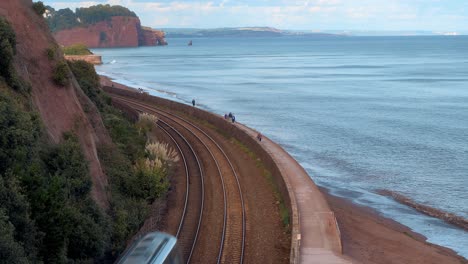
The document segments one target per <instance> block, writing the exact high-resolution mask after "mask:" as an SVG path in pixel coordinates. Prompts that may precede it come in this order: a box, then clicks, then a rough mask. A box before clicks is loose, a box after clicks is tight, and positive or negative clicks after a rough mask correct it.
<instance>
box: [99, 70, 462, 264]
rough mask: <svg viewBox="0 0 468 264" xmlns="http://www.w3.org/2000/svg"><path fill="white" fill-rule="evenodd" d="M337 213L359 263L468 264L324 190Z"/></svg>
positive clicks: (349, 251) (346, 245)
mask: <svg viewBox="0 0 468 264" xmlns="http://www.w3.org/2000/svg"><path fill="white" fill-rule="evenodd" d="M101 84H102V85H106V86H112V84H113V85H114V87H115V88H119V89H125V90H132V91H137V89H135V88H132V87H128V86H125V85H122V84H119V83H115V82H113V81H112V80H111V79H110V78H108V77H105V76H101ZM320 190H321V191H322V193H323V194H324V196H325V198H326V200H327V201H328V203H329V205H330V207H331V209H332V210H333V211H334V212H335V216H336V218H337V221H338V225H339V227H340V231H341V238H342V244H343V253H344V254H345V255H347V256H349V257H350V258H352V259H353V260H354V261H353V262H356V263H408V264H409V263H424V264H425V263H434V264H436V263H437V264H439V263H444V264H445V263H447V264H450V263H457V264H460V263H468V260H467V259H465V258H463V257H461V256H459V255H457V254H456V253H455V252H454V251H453V250H450V249H447V248H444V247H441V246H437V245H434V244H431V243H428V242H426V238H425V237H424V236H423V235H420V234H418V233H415V232H413V231H411V229H409V228H408V227H406V226H404V225H402V224H400V223H398V222H396V221H394V220H391V219H388V218H385V217H382V216H380V215H379V214H378V213H377V212H375V211H374V210H372V209H371V208H367V207H363V206H358V205H355V204H353V203H352V202H351V201H350V200H347V199H344V198H339V197H336V196H333V195H330V194H329V193H328V192H327V190H326V189H324V188H320Z"/></svg>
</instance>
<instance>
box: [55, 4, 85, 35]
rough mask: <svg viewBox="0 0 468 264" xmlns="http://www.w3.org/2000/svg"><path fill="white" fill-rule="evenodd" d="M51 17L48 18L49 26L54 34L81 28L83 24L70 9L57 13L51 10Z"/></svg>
mask: <svg viewBox="0 0 468 264" xmlns="http://www.w3.org/2000/svg"><path fill="white" fill-rule="evenodd" d="M49 11H51V14H52V15H51V16H50V17H47V24H48V25H49V28H50V30H51V31H52V32H56V31H60V30H64V29H70V28H74V27H79V26H81V25H82V24H81V23H80V22H79V21H78V18H77V17H76V15H75V13H73V11H72V10H71V9H70V8H65V9H60V10H58V11H55V10H54V9H52V8H49Z"/></svg>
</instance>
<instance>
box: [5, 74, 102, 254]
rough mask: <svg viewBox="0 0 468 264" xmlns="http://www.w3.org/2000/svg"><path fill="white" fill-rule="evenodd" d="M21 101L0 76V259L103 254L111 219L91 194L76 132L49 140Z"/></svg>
mask: <svg viewBox="0 0 468 264" xmlns="http://www.w3.org/2000/svg"><path fill="white" fill-rule="evenodd" d="M13 98H15V99H13ZM24 105H28V98H27V97H24V96H20V97H18V95H17V94H15V92H11V91H10V90H9V88H8V86H7V85H6V84H5V83H3V82H0V160H2V163H1V164H0V233H1V234H2V235H1V236H0V252H2V261H4V260H5V258H6V262H7V263H37V262H45V263H66V262H73V261H78V260H83V261H84V260H87V259H88V260H91V259H99V258H102V257H103V256H104V252H105V250H106V249H107V248H106V245H108V241H109V238H110V231H109V220H108V217H107V216H105V215H104V214H103V213H102V212H101V211H100V210H99V209H98V208H97V206H96V205H95V203H94V202H93V200H92V199H91V197H90V190H91V179H90V175H89V170H88V165H87V162H86V161H85V159H84V156H83V154H82V152H81V148H80V145H79V143H78V140H77V138H76V136H74V135H73V134H70V133H68V134H65V135H64V137H63V141H62V143H60V144H50V142H47V140H46V139H45V133H44V132H43V129H42V126H41V123H40V121H39V118H38V115H37V114H36V113H34V112H31V111H27V110H26V109H25V108H26V107H25V106H24ZM78 249H79V250H78ZM3 252H6V253H5V254H6V255H7V256H6V257H5V255H3Z"/></svg>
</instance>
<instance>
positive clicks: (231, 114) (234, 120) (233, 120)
mask: <svg viewBox="0 0 468 264" xmlns="http://www.w3.org/2000/svg"><path fill="white" fill-rule="evenodd" d="M224 119H226V120H228V119H231V121H232V122H233V123H234V122H236V117H235V116H234V114H233V113H231V112H229V114H224Z"/></svg>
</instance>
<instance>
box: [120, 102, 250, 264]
mask: <svg viewBox="0 0 468 264" xmlns="http://www.w3.org/2000/svg"><path fill="white" fill-rule="evenodd" d="M112 96H113V98H114V99H116V100H119V101H120V102H122V103H125V104H127V105H128V106H130V107H132V108H133V109H135V110H137V111H141V112H147V113H151V114H156V115H157V116H158V117H159V121H158V123H159V124H158V125H159V126H160V127H161V128H162V129H163V130H165V131H166V132H167V133H171V134H172V133H175V134H177V137H179V138H181V139H182V141H184V142H185V144H186V145H187V146H188V147H189V148H190V149H191V152H192V153H193V154H194V155H195V157H197V158H196V160H198V156H196V155H197V154H196V152H195V151H194V148H192V147H191V144H199V145H202V146H203V148H204V149H205V151H206V153H208V154H209V156H210V157H211V159H212V160H213V163H214V165H215V167H216V170H217V173H216V174H218V176H219V181H220V183H221V187H222V193H223V194H222V196H223V197H222V199H223V206H224V209H223V211H224V213H223V223H222V231H221V232H220V233H221V234H220V239H219V244H218V248H219V250H218V254H217V259H216V261H217V263H243V260H244V248H245V237H246V216H245V206H244V200H243V195H242V189H241V186H240V182H239V176H238V174H237V172H236V170H235V168H234V166H233V164H232V162H231V161H230V159H229V157H228V156H227V155H226V153H225V152H224V150H223V149H222V148H221V146H220V145H219V144H218V143H217V142H216V141H215V140H214V139H213V138H212V137H211V136H210V135H209V134H207V133H206V132H205V131H203V130H202V129H201V128H200V127H198V126H196V125H195V124H193V123H192V122H190V121H189V120H187V119H185V118H183V117H181V116H179V115H176V114H174V113H171V112H169V111H167V110H164V109H161V108H158V107H156V106H154V105H148V104H145V103H141V102H138V101H135V100H131V99H128V98H124V97H121V96H116V95H112ZM170 131H172V132H170ZM171 138H172V139H173V141H174V142H176V140H175V138H174V137H172V136H171ZM178 149H179V152H181V153H182V147H181V145H178ZM197 149H200V148H197ZM185 166H186V168H187V171H189V168H188V165H185ZM192 167H193V166H192ZM198 168H199V169H200V170H199V171H200V178H201V179H203V178H204V175H203V170H202V169H201V168H202V166H201V165H200V163H198ZM191 170H193V169H190V171H191ZM187 175H188V174H187ZM208 176H212V175H209V173H205V177H208ZM192 178H193V177H192V176H187V179H188V184H190V179H192ZM207 179H208V178H207ZM202 181H203V180H202ZM206 182H210V181H208V180H207V181H205V182H204V184H206ZM202 185H203V184H202ZM187 186H189V185H187ZM206 187H208V186H206ZM210 188H214V189H215V188H216V186H210ZM192 199H194V198H191V196H190V190H189V192H188V193H187V194H186V206H187V207H191V205H190V203H191V201H190V200H192ZM195 199H196V198H195ZM202 201H203V200H202ZM188 212H189V211H187V213H185V212H184V213H183V214H182V216H183V218H182V219H181V224H180V226H179V230H178V234H179V233H180V234H179V235H180V239H185V238H182V237H185V235H182V234H183V232H182V231H181V230H184V228H185V227H186V225H188V223H186V221H188V220H185V219H188V218H193V215H194V213H188ZM190 212H193V210H191V211H190ZM189 215H190V216H189ZM202 215H203V206H202V209H201V214H200V217H199V222H198V229H197V234H196V235H195V239H194V244H193V246H192V249H191V251H190V252H189V253H185V254H186V256H187V257H186V259H187V263H189V262H190V260H191V257H192V255H193V254H196V242H197V238H198V237H199V236H200V237H201V236H203V235H204V234H203V233H200V234H198V232H200V225H201V222H202ZM187 229H190V228H187ZM192 229H193V228H192ZM189 232H190V231H189ZM191 232H192V233H193V231H191ZM189 237H190V236H189ZM213 246H214V245H212V246H211V248H212V247H213ZM194 252H195V253H194Z"/></svg>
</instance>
